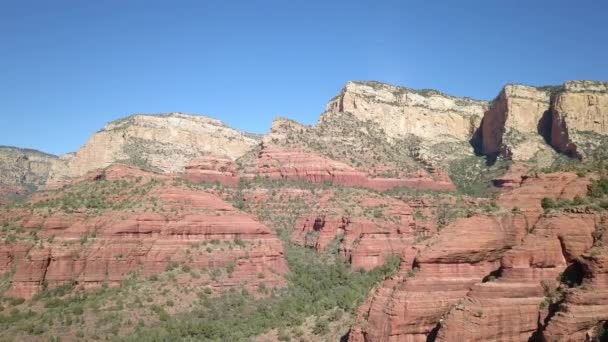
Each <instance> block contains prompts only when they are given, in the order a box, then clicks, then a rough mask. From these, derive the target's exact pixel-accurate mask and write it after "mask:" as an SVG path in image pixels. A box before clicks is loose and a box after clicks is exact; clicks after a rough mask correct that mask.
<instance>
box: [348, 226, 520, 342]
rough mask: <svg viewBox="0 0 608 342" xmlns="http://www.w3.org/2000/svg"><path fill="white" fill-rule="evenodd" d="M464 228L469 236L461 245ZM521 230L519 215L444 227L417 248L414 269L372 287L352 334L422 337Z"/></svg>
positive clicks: (513, 242) (405, 338)
mask: <svg viewBox="0 0 608 342" xmlns="http://www.w3.org/2000/svg"><path fill="white" fill-rule="evenodd" d="M464 232H467V233H466V234H467V236H469V237H470V238H469V239H467V241H466V243H463V241H462V235H463V234H464ZM524 233H525V222H524V220H523V219H522V217H521V216H520V215H514V216H503V217H491V216H473V217H470V218H465V219H460V220H458V221H456V222H455V223H453V224H452V225H450V226H448V227H446V228H445V229H444V231H442V233H441V234H439V235H438V236H436V237H434V238H432V239H431V242H430V243H429V244H428V247H426V248H425V249H423V250H422V251H420V254H419V255H418V256H417V257H416V258H415V260H414V263H413V265H414V269H410V270H409V271H407V272H405V274H402V276H401V277H397V278H395V279H389V280H387V281H385V282H384V283H383V284H382V285H381V287H379V288H378V289H377V291H376V292H375V293H374V294H373V295H372V296H373V297H372V299H371V300H370V302H369V305H368V310H367V312H366V313H364V315H363V316H366V315H365V314H367V323H365V324H364V325H365V328H364V329H361V330H358V329H353V333H352V334H351V337H352V338H353V340H355V341H357V340H362V341H370V342H372V341H421V342H422V341H427V337H428V336H429V335H430V334H433V330H434V329H435V327H436V325H437V322H438V321H439V320H440V319H441V317H442V316H443V315H444V314H445V313H446V312H448V311H449V310H450V308H451V307H452V306H453V305H455V304H456V303H457V302H458V301H459V300H460V299H461V298H463V297H464V296H465V295H466V293H467V292H468V291H469V288H470V286H472V285H473V284H475V283H477V282H480V281H481V280H482V279H483V278H484V277H485V276H487V275H488V274H490V273H492V272H493V271H495V270H496V269H498V268H499V259H500V255H501V253H503V252H504V251H506V250H508V249H509V248H510V247H511V246H514V245H516V244H517V243H518V241H519V240H520V239H521V237H522V236H523V235H524ZM469 234H470V235H469ZM410 267H411V265H410Z"/></svg>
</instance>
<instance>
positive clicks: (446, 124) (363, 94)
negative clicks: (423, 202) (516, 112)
mask: <svg viewBox="0 0 608 342" xmlns="http://www.w3.org/2000/svg"><path fill="white" fill-rule="evenodd" d="M486 108H487V102H485V101H477V100H473V99H470V98H459V97H454V96H449V95H445V94H442V93H440V92H438V91H435V90H415V89H409V88H403V87H396V86H391V85H388V84H384V83H379V82H349V83H347V84H346V86H345V87H344V89H343V90H342V92H341V93H340V94H339V95H338V96H337V97H335V98H334V99H332V100H331V101H330V102H329V103H328V104H327V107H326V113H325V114H324V116H328V115H332V114H334V113H338V112H348V113H352V114H354V115H355V117H357V118H358V119H359V120H361V121H367V120H371V121H373V122H374V123H376V124H377V125H379V126H380V127H381V128H382V129H383V130H384V131H385V132H386V134H387V135H388V136H389V137H391V138H400V137H404V136H407V135H410V134H411V135H414V136H417V137H420V138H423V139H424V140H428V141H434V142H439V141H452V140H457V141H466V140H468V139H469V138H470V136H471V134H472V133H473V131H474V129H475V128H476V127H477V125H478V124H479V121H480V120H481V117H482V115H483V112H484V111H485V109H486ZM321 120H324V117H323V116H322V117H321Z"/></svg>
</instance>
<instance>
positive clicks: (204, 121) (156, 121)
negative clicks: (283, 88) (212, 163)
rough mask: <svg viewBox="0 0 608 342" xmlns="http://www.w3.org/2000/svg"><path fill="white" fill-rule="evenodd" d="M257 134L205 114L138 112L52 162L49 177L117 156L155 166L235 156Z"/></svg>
mask: <svg viewBox="0 0 608 342" xmlns="http://www.w3.org/2000/svg"><path fill="white" fill-rule="evenodd" d="M258 140H259V139H258V137H256V136H253V135H248V134H245V133H242V132H239V131H236V130H234V129H232V128H229V127H227V126H226V125H224V124H223V123H222V122H220V121H219V120H215V119H211V118H208V117H204V116H198V115H186V114H180V113H171V114H165V115H133V116H129V117H127V118H124V119H121V120H118V121H114V122H112V123H109V124H107V125H106V127H105V128H104V129H103V130H101V131H100V132H98V133H96V134H94V135H93V136H92V137H91V139H90V140H89V141H88V142H87V143H86V144H85V145H84V146H83V147H82V148H81V149H80V150H78V151H77V152H76V153H75V154H73V155H70V156H66V157H65V158H64V163H62V164H61V165H58V166H57V167H55V168H53V170H52V173H51V179H50V180H49V183H50V184H52V183H57V182H61V181H63V180H65V179H69V178H74V177H78V176H81V175H84V174H85V173H87V172H88V171H91V170H94V169H99V168H104V167H107V166H109V165H110V164H112V163H115V162H123V163H127V164H131V165H135V166H138V167H141V168H144V169H148V170H151V171H156V172H182V171H183V170H184V167H185V166H186V165H187V164H188V163H189V162H190V161H191V160H192V159H194V158H197V157H202V156H205V155H213V156H217V157H224V158H230V159H236V158H238V157H240V156H241V155H243V154H244V153H245V152H247V151H248V150H249V149H250V148H251V147H252V146H254V145H255V144H257V143H258Z"/></svg>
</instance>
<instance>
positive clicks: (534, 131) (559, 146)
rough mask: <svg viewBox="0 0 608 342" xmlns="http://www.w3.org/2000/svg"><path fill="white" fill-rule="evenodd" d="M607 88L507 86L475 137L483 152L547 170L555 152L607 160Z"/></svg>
mask: <svg viewBox="0 0 608 342" xmlns="http://www.w3.org/2000/svg"><path fill="white" fill-rule="evenodd" d="M607 136H608V83H605V82H594V81H567V82H565V83H564V84H563V86H549V87H531V86H524V85H511V84H510V85H507V86H505V87H504V88H503V90H502V91H501V92H500V94H499V95H498V96H497V97H496V99H494V101H492V102H491V103H490V107H489V109H488V110H487V111H486V112H485V114H484V117H483V120H482V122H481V126H480V128H479V129H478V131H477V132H476V134H475V135H474V136H473V143H474V144H475V145H476V148H477V149H478V152H479V153H482V154H485V155H488V156H493V157H496V156H501V157H503V158H507V159H512V160H517V161H527V162H529V163H531V164H533V165H535V166H540V167H542V166H547V165H550V164H551V163H552V161H553V160H554V159H555V153H554V151H553V150H552V149H555V150H556V151H558V152H560V153H563V154H565V155H567V156H569V157H573V158H578V159H582V158H588V157H590V158H593V159H601V158H605V157H606V155H605V152H604V151H603V150H602V149H601V147H602V146H605V145H606V143H607V142H608V137H607Z"/></svg>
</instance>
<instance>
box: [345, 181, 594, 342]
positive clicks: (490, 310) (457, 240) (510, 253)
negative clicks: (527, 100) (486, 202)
mask: <svg viewBox="0 0 608 342" xmlns="http://www.w3.org/2000/svg"><path fill="white" fill-rule="evenodd" d="M517 184H518V186H515V187H511V186H510V187H509V188H510V189H509V190H508V191H506V192H505V193H503V194H501V195H500V196H499V197H498V198H497V203H498V204H499V205H500V206H501V207H503V208H505V209H507V210H508V211H502V212H498V213H496V214H494V215H489V216H488V215H474V216H471V217H468V218H462V219H460V220H458V221H456V222H454V223H453V224H451V225H449V226H448V227H446V228H444V230H442V231H441V232H440V233H439V234H438V235H437V236H435V237H433V238H431V239H430V240H429V242H427V243H426V247H423V248H421V249H420V251H419V252H418V255H416V256H415V257H413V258H412V257H409V258H407V257H404V260H407V263H406V264H404V263H402V272H401V274H400V276H398V277H395V278H393V279H389V280H387V281H385V282H384V283H383V284H382V286H381V287H379V288H378V289H377V290H376V291H375V292H374V293H373V294H372V296H371V298H370V299H369V300H368V302H367V303H366V304H364V305H363V306H362V307H361V309H360V311H359V317H360V320H361V323H360V324H359V325H357V326H356V327H355V328H354V329H352V330H351V334H350V338H351V339H352V340H353V341H366V342H371V341H429V340H435V339H437V340H441V341H460V340H463V341H487V340H499V341H519V340H528V339H529V338H531V337H532V336H533V335H535V336H536V335H537V334H538V333H539V332H542V331H543V329H544V326H545V325H546V322H549V323H548V324H549V325H548V326H551V321H552V320H553V318H552V317H553V313H552V311H551V310H555V308H554V307H555V306H550V305H549V304H550V303H552V302H551V300H552V297H550V296H551V294H550V293H548V291H549V292H551V291H554V289H555V288H556V287H557V285H558V283H559V281H556V278H558V276H559V275H560V274H561V273H562V272H564V271H565V270H566V269H567V268H568V267H569V266H571V265H572V264H573V263H574V262H575V260H578V258H580V257H581V256H582V255H584V253H586V252H587V251H589V250H590V248H592V246H593V244H594V236H595V235H597V227H596V224H597V222H598V220H599V218H598V216H596V215H594V214H587V213H585V212H583V213H572V214H561V215H556V216H547V217H545V216H543V213H542V208H540V204H539V203H540V200H541V198H542V197H549V198H567V199H572V198H574V197H575V196H584V195H585V194H586V191H587V185H588V184H589V180H588V179H585V178H580V177H577V176H576V175H574V174H549V175H542V176H540V177H539V178H536V177H524V178H523V179H522V180H521V181H519V182H517ZM516 199H517V202H515V200H516ZM509 208H516V209H513V210H510V209H509ZM596 255H600V254H599V253H597V252H596ZM599 278H600V279H602V278H601V276H600V277H599ZM602 281H603V280H601V281H600V283H601V282H602ZM601 288H602V287H601V286H598V289H601ZM577 291H578V290H577ZM600 297H601V295H600ZM543 302H545V306H544V307H543V305H542V303H543ZM547 303H549V304H547ZM599 303H603V302H602V301H599ZM574 305H576V304H574ZM582 305H584V304H582ZM587 305H588V304H587ZM602 305H603V304H602ZM590 309H593V310H594V311H593V312H596V309H595V308H593V307H591V308H590ZM578 310H580V312H581V314H580V315H578V314H577V315H578V316H574V318H572V316H570V315H569V314H568V313H566V311H564V313H563V314H558V315H557V316H555V317H561V316H564V317H570V318H568V319H567V321H568V322H569V323H560V324H570V325H571V326H570V327H569V328H563V327H562V328H553V329H555V330H556V331H560V332H559V333H564V331H568V329H571V330H572V331H581V330H585V329H587V330H588V329H590V328H591V327H596V326H597V324H598V322H600V321H601V320H603V319H604V318H603V316H602V315H601V314H600V315H598V314H591V315H586V316H585V315H584V314H582V312H584V309H583V308H582V307H581V308H580V309H578ZM600 310H601V308H600ZM562 319H563V318H562ZM577 322H579V323H577ZM580 322H584V323H580ZM577 324H579V325H577ZM555 325H556V326H557V325H559V324H555ZM581 326H582V327H584V329H583V328H581ZM559 333H558V332H551V330H546V334H553V335H556V334H559ZM549 340H553V339H549Z"/></svg>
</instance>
